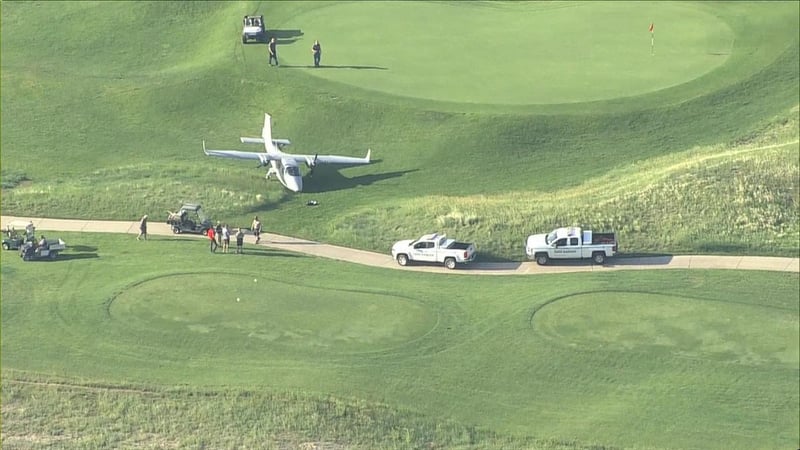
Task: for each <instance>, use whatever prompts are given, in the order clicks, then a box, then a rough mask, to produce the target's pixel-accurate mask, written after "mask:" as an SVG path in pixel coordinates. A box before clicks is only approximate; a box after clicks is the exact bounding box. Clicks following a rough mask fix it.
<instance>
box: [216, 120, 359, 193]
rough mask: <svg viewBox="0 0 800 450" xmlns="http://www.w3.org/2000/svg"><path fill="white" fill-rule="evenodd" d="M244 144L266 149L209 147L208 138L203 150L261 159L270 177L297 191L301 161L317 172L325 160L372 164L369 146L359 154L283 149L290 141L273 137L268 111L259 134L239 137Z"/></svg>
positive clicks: (259, 163) (219, 155)
mask: <svg viewBox="0 0 800 450" xmlns="http://www.w3.org/2000/svg"><path fill="white" fill-rule="evenodd" d="M240 139H241V141H242V143H243V144H264V148H265V149H266V152H265V153H256V152H242V151H238V150H209V149H207V148H206V141H203V152H205V154H206V155H209V156H218V157H220V158H235V159H253V160H256V161H258V167H263V166H266V165H267V163H269V166H270V168H269V170H267V179H268V180H269V178H270V176H272V175H275V177H276V178H278V180H279V181H280V182H281V184H283V185H284V186H286V188H287V189H289V190H290V191H294V192H300V191H302V190H303V177H302V175H300V167H299V165H300V164H305V165H306V166H308V168H309V169H310V171H309V173H313V172H314V166H316V165H317V164H319V163H322V164H350V165H353V164H369V162H370V161H369V157H370V153H372V150H369V149H368V150H367V156H365V157H363V158H356V157H352V156H337V155H293V154H290V153H284V152H282V151H281V149H282V148H283V147H284V146H287V145H289V144H291V142H289V140H288V139H272V125H271V118H270V116H269V114H264V128H263V130H261V137H260V138H251V137H243V138H240Z"/></svg>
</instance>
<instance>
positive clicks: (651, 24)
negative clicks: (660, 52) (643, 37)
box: [650, 22, 653, 33]
mask: <svg viewBox="0 0 800 450" xmlns="http://www.w3.org/2000/svg"><path fill="white" fill-rule="evenodd" d="M650 32H651V33H652V32H653V23H652V22H650Z"/></svg>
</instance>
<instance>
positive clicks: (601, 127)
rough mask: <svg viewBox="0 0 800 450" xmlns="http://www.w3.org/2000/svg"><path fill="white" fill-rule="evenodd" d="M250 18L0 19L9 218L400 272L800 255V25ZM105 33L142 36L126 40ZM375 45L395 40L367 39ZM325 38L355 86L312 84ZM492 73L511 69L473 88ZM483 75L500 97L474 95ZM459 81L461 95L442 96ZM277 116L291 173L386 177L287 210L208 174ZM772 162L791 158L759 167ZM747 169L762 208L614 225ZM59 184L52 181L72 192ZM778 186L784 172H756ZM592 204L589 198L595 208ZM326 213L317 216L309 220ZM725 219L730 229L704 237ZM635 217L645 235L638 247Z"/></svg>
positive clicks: (688, 18) (148, 9) (94, 8)
mask: <svg viewBox="0 0 800 450" xmlns="http://www.w3.org/2000/svg"><path fill="white" fill-rule="evenodd" d="M557 6H567V7H565V8H558V7H557ZM258 8H259V6H258V5H257V4H254V3H253V4H235V3H230V4H228V3H223V4H220V3H177V2H176V3H153V4H148V3H145V4H136V5H127V4H125V3H114V4H103V3H97V4H90V3H62V4H60V5H59V8H55V9H56V11H52V13H51V17H53V18H54V20H53V23H52V27H53V30H52V32H53V34H55V35H60V36H62V38H61V39H58V40H55V41H54V40H52V39H45V38H37V37H33V38H32V37H31V36H30V35H29V33H27V30H28V25H29V19H28V18H29V17H30V16H31V15H37V14H41V11H40V10H39V8H38V7H37V6H35V5H34V4H28V3H12V4H9V5H7V6H5V7H4V8H3V43H2V45H3V47H2V50H3V63H2V64H3V66H2V67H3V70H2V77H3V78H2V82H3V92H4V95H3V101H2V113H3V134H2V137H0V139H1V141H0V143H2V148H3V155H2V162H3V178H4V179H6V180H9V181H10V182H11V181H13V180H26V179H27V181H25V182H24V183H22V184H21V185H19V186H17V187H16V188H13V189H9V188H5V189H3V205H4V211H6V212H7V213H14V214H18V215H38V216H61V217H87V218H108V219H123V218H128V219H131V220H133V219H135V218H137V217H140V216H141V214H142V213H144V212H149V213H150V214H151V215H152V216H153V217H158V216H159V215H161V214H165V211H166V210H167V209H172V210H174V209H175V208H177V206H178V204H179V203H180V202H181V201H198V202H201V203H203V204H204V206H205V207H206V209H207V210H208V211H209V213H211V214H212V215H213V216H214V218H218V219H221V220H227V221H231V222H234V221H241V223H243V224H247V223H249V222H250V220H252V216H253V215H254V214H255V213H261V214H262V215H264V216H265V220H266V222H265V225H266V226H267V227H268V228H269V229H271V230H274V231H277V232H280V233H283V234H287V235H295V236H301V237H305V238H310V239H315V240H325V241H329V242H334V243H339V244H344V245H348V246H355V247H359V248H366V249H373V250H379V251H385V249H386V248H388V247H389V246H390V244H391V243H392V242H394V241H395V240H397V239H400V238H406V237H408V235H418V234H422V233H423V232H431V231H434V230H436V231H443V232H447V233H449V234H450V235H457V236H458V237H459V238H462V239H467V240H472V241H476V242H478V243H479V250H480V254H481V255H482V257H483V258H494V259H507V260H518V259H521V258H523V257H524V256H523V254H522V248H521V245H520V242H522V239H524V237H525V235H527V234H530V233H533V232H540V231H543V229H549V228H553V227H555V226H562V225H569V224H577V225H584V226H587V227H593V228H615V229H616V230H617V231H618V232H619V233H620V241H621V243H622V249H623V251H625V252H632V253H636V252H652V251H657V252H708V251H710V250H713V251H717V252H731V251H734V252H735V251H745V250H747V251H750V252H755V253H761V254H774V255H794V254H796V252H797V251H798V248H800V246H799V245H798V244H797V242H796V240H795V241H793V242H792V243H791V244H787V245H783V244H784V243H785V242H786V238H785V237H786V236H787V235H792V234H795V233H797V232H798V231H799V230H800V222H798V219H797V214H796V205H797V192H800V184H799V183H798V181H797V180H798V173H800V172H799V169H798V164H797V159H798V158H797V154H798V146H797V136H798V128H797V116H798V112H797V109H796V106H797V98H796V95H795V94H796V92H797V91H798V89H800V87H798V71H797V66H798V51H797V49H798V38H797V33H796V20H795V19H796V17H797V16H798V14H800V10H798V3H796V2H778V3H769V4H759V3H740V2H735V3H725V4H718V3H714V4H705V3H680V4H677V3H676V4H672V3H663V4H662V3H652V4H651V3H642V4H640V3H633V4H630V5H629V4H624V5H622V4H614V3H600V2H587V3H581V4H572V3H567V4H556V3H549V2H545V3H535V2H531V3H519V4H517V3H467V4H461V3H391V2H390V3H385V2H372V3H352V4H351V3H338V2H334V3H329V4H327V3H320V2H290V3H280V2H278V3H276V4H270V5H269V7H268V8H267V7H266V6H264V8H266V9H264V10H263V11H258ZM621 8H622V9H621ZM356 10H358V11H360V12H359V14H357V15H356V14H355V11H356ZM623 10H624V11H623ZM253 11H256V12H261V13H264V14H265V18H266V20H267V23H268V24H273V25H271V27H272V30H273V34H274V35H276V36H277V37H278V39H279V40H280V41H281V45H280V46H279V55H280V57H281V58H282V60H283V61H284V65H285V66H302V67H283V68H279V69H278V68H273V69H270V68H269V67H268V66H267V65H266V50H265V46H264V45H256V44H252V45H246V46H243V45H242V44H241V41H240V39H239V33H240V19H241V16H242V15H243V13H244V12H247V13H251V12H253ZM422 15H424V17H425V18H426V20H424V21H423V20H422V19H421V18H420V16H422ZM573 15H574V18H575V20H569V19H570V18H572V17H573ZM111 16H114V17H117V18H118V19H117V21H120V22H124V23H126V29H125V33H124V34H120V33H118V32H117V31H118V27H117V26H116V24H114V23H110V21H108V20H107V18H108V17H111ZM590 16H592V17H594V19H591V17H590ZM608 16H614V17H613V18H609V17H608ZM677 16H680V20H676V17H677ZM371 17H374V21H372V22H370V18H371ZM387 17H396V20H393V21H389V20H388V19H387ZM323 18H326V19H329V20H326V21H325V23H322V22H323ZM56 19H57V20H56ZM234 19H235V20H234ZM456 19H457V20H456ZM306 20H307V21H308V23H306ZM651 22H654V23H655V24H656V40H657V41H656V45H657V46H658V47H657V49H656V50H657V53H656V54H655V55H654V56H650V55H649V37H650V36H649V33H648V32H647V27H648V26H649V24H650V23H651ZM379 24H383V25H382V26H381V25H379ZM476 24H480V25H479V26H478V25H476ZM548 24H549V25H548ZM181 25H190V26H181ZM476 27H477V28H476ZM376 29H380V30H381V33H385V35H384V34H379V35H378V37H380V38H376V39H366V38H364V35H363V34H362V33H364V34H366V33H371V34H375V30H376ZM521 29H525V30H528V32H527V33H525V34H520V35H518V34H517V33H516V32H515V31H514V30H517V31H520V30H521ZM503 30H507V31H508V32H507V33H506V32H504V31H503ZM406 31H408V36H406V35H405V34H404V33H406ZM767 31H768V32H767ZM520 33H521V31H520ZM442 36H448V37H449V38H448V39H445V38H442ZM315 38H318V39H320V40H321V42H322V44H323V46H324V49H323V52H324V56H323V64H330V65H337V66H342V67H340V68H329V69H326V68H321V69H319V70H313V69H308V68H305V67H304V66H306V65H308V64H310V61H311V53H310V45H311V42H312V41H313V39H315ZM583 42H594V44H593V45H592V46H591V47H583V46H581V43H583ZM491 46H495V47H491ZM531 47H535V48H536V51H535V52H534V54H532V55H531V56H530V57H529V58H528V57H521V56H520V53H524V52H525V51H526V49H530V48H531ZM456 49H458V50H456ZM672 52H674V53H672ZM727 53H729V54H727ZM481 54H483V55H485V57H491V58H493V59H495V60H496V61H495V62H494V63H493V64H481V63H480V62H479V59H480V58H481ZM445 55H449V56H452V58H451V59H449V60H448V58H446V57H445ZM571 55H572V56H571ZM433 57H435V58H436V62H435V63H433V62H431V61H430V60H429V59H430V58H433ZM453 64H455V65H456V67H462V66H459V65H469V69H466V68H463V69H459V70H451V67H450V66H451V65H453ZM362 65H363V66H370V65H375V66H379V67H386V68H387V70H378V69H374V70H373V69H360V68H358V67H356V66H362ZM551 65H552V67H551ZM348 66H353V67H348ZM464 67H466V66H464ZM465 73H468V74H469V75H464V74H465ZM471 74H475V77H474V78H477V79H480V78H483V79H484V81H482V84H481V86H482V87H483V88H484V89H478V90H476V89H474V84H473V83H474V81H473V77H472V75H471ZM443 79H452V82H450V83H446V86H444V85H442V86H440V85H441V84H442V83H441V82H440V81H437V80H443ZM520 86H524V89H523V88H521V87H520ZM624 89H629V90H628V91H626V92H627V95H626V94H625V92H623V90H624ZM490 96H491V97H497V98H498V99H504V100H498V101H490V98H489V97H490ZM592 100H593V101H592ZM509 102H511V103H513V104H509ZM264 112H269V113H271V114H272V115H273V117H274V122H273V132H274V135H275V137H287V138H290V139H291V140H292V142H293V143H294V145H293V146H292V147H291V148H292V149H293V150H296V151H297V152H301V153H316V152H320V153H344V154H349V155H354V156H361V155H363V154H364V152H365V150H366V149H367V148H368V147H371V148H372V149H373V157H374V158H375V160H376V161H375V163H374V164H371V165H369V166H363V167H354V168H347V169H340V170H336V169H335V168H331V167H319V168H318V170H317V171H316V173H315V174H314V177H313V178H307V179H306V183H305V186H306V192H304V193H302V194H300V195H289V194H288V193H287V192H286V191H285V190H284V189H282V188H281V187H280V186H279V184H278V183H268V182H265V181H264V179H263V178H264V172H263V170H256V169H255V168H254V167H251V166H250V165H248V164H246V163H244V162H238V161H222V160H218V159H212V158H209V157H206V156H205V155H203V154H202V151H201V149H200V148H201V147H200V143H201V140H203V139H206V141H207V142H208V143H209V145H212V146H215V147H220V148H225V147H233V148H245V146H241V145H240V144H238V138H239V137H240V136H248V135H253V134H258V132H259V130H260V128H261V125H262V118H263V113H264ZM770 145H786V146H785V147H780V149H781V152H770V153H768V154H766V153H765V154H763V155H762V153H764V152H762V151H761V150H760V149H762V148H763V146H770ZM249 148H250V149H251V150H255V149H254V148H252V147H249ZM748 149H749V150H751V151H752V154H753V155H755V156H756V157H758V158H761V160H762V162H760V163H759V164H760V166H759V167H758V168H755V167H752V166H750V165H742V166H740V164H739V162H738V160H737V159H734V158H717V159H716V161H719V162H720V163H721V164H723V166H722V167H728V166H736V167H739V169H738V170H737V171H736V172H735V176H736V177H740V178H745V179H746V178H751V177H755V178H759V179H763V181H764V186H768V189H767V191H766V192H765V191H763V190H761V189H759V188H757V185H756V184H754V183H743V184H742V188H741V189H737V190H736V191H734V192H731V193H730V195H726V196H723V197H717V196H702V195H694V196H687V197H685V198H684V199H683V200H682V201H681V202H679V203H676V204H671V205H665V204H664V202H669V201H671V197H669V196H658V197H657V198H655V199H654V200H653V201H648V202H647V203H646V204H642V203H640V204H638V205H637V206H636V208H634V209H628V207H627V205H628V202H620V199H621V198H623V197H624V196H627V195H637V193H639V192H642V191H645V192H647V191H649V190H655V191H660V190H661V187H659V186H661V185H659V184H655V186H654V185H653V184H654V182H656V183H657V182H658V181H659V180H660V179H661V178H660V177H659V176H658V175H659V174H660V173H661V172H660V170H659V169H660V167H658V166H657V165H656V164H655V161H659V162H663V161H664V160H662V159H660V158H669V157H672V158H674V159H677V160H682V159H686V158H687V155H694V154H696V153H703V154H705V155H708V156H714V155H720V156H722V155H725V154H729V153H730V152H734V153H737V152H739V151H741V150H748ZM34 155H35V156H34ZM43 160H44V161H58V162H59V163H58V170H52V169H51V168H50V167H48V166H47V165H44V164H41V163H40V161H43ZM673 161H674V160H673ZM773 166H774V167H779V168H781V170H780V171H778V172H773V171H772V170H770V169H767V170H763V171H762V170H761V168H762V167H773ZM751 169H752V170H751ZM609 174H613V175H614V176H613V177H609ZM733 174H734V172H732V171H731V170H728V171H727V172H725V171H724V169H722V168H721V170H720V171H719V172H718V173H713V174H710V173H704V174H702V176H701V177H700V178H699V179H698V180H697V182H698V183H699V184H702V185H710V186H711V189H712V190H714V191H717V192H718V191H722V190H724V189H726V188H727V187H729V186H731V176H732V175H733ZM684 175H686V174H685V171H684V170H683V168H680V169H679V170H677V171H675V172H674V173H673V174H672V175H671V176H675V177H682V176H684ZM688 176H690V177H694V174H693V173H690V174H688ZM9 184H11V183H9ZM620 184H622V185H624V186H626V190H624V191H623V192H619V191H618V190H616V188H617V186H618V185H620ZM586 185H589V186H592V189H593V193H592V195H582V192H581V190H580V187H581V186H586ZM664 188H666V189H670V188H671V187H670V186H664ZM611 191H615V192H614V193H612V192H611ZM690 192H695V190H690ZM734 194H735V195H734ZM761 196H764V197H765V198H769V199H771V200H769V201H768V202H767V203H764V202H760V201H755V202H753V203H752V205H749V206H748V207H747V208H746V209H745V211H744V212H743V214H740V213H742V211H741V210H742V207H741V206H740V205H739V204H738V203H736V202H739V201H745V202H747V200H743V199H749V198H756V199H758V198H761ZM87 198H92V201H91V202H87V201H86V200H85V199H87ZM123 199H124V201H123ZM310 199H313V200H317V201H318V202H319V204H320V206H319V207H317V208H306V207H305V204H306V202H307V201H308V200H310ZM726 204H729V205H734V206H733V207H732V209H734V211H733V212H730V213H727V212H726V213H714V214H707V213H704V211H709V210H713V211H718V210H719V207H720V205H726ZM698 211H700V213H698ZM731 215H733V216H734V220H731V217H730V216H731ZM740 215H741V216H742V217H741V218H739V217H738V216H740ZM638 216H645V217H647V220H646V222H647V223H646V225H637V224H634V221H636V220H639V221H640V222H641V221H642V220H641V219H639V217H638ZM676 217H680V223H681V227H680V228H681V230H676V228H675V227H674V226H673V225H672V222H673V221H674V220H675V219H676ZM375 218H380V220H375ZM753 223H755V224H757V225H753ZM762 224H763V225H762ZM754 228H755V229H756V230H761V231H759V233H758V235H757V236H755V237H753V235H752V231H753V229H754ZM776 242H777V243H779V245H775V244H774V243H776Z"/></svg>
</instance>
